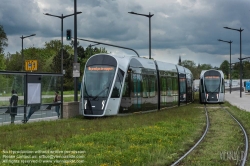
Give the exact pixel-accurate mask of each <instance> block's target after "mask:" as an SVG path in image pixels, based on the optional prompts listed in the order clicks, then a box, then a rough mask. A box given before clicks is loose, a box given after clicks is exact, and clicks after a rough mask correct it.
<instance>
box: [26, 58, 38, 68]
mask: <svg viewBox="0 0 250 166" xmlns="http://www.w3.org/2000/svg"><path fill="white" fill-rule="evenodd" d="M25 70H26V71H35V70H37V60H26V61H25Z"/></svg>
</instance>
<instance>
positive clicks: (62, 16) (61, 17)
mask: <svg viewBox="0 0 250 166" xmlns="http://www.w3.org/2000/svg"><path fill="white" fill-rule="evenodd" d="M80 13H82V12H77V13H76V14H80ZM44 15H47V16H52V17H57V18H60V19H61V73H62V74H63V19H64V18H66V17H70V16H73V15H74V13H73V14H69V15H66V16H64V15H63V14H62V15H61V16H56V15H52V14H49V13H44Z"/></svg>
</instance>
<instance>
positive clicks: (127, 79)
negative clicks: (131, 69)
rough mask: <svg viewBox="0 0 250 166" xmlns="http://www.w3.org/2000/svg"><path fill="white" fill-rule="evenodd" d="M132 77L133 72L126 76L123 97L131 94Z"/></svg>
mask: <svg viewBox="0 0 250 166" xmlns="http://www.w3.org/2000/svg"><path fill="white" fill-rule="evenodd" d="M130 77H131V73H127V75H126V77H125V82H124V86H123V90H122V96H123V97H129V96H130V88H129V87H130Z"/></svg>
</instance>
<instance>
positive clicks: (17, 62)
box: [0, 25, 250, 90]
mask: <svg viewBox="0 0 250 166" xmlns="http://www.w3.org/2000/svg"><path fill="white" fill-rule="evenodd" d="M7 46H8V38H7V35H6V33H5V32H4V29H3V26H1V25H0V70H6V71H22V52H21V50H20V52H16V53H14V54H10V53H7V54H4V48H5V47H7ZM97 53H107V50H106V49H105V48H104V47H100V48H98V47H86V48H83V47H82V46H81V45H80V43H79V42H78V43H77V54H78V56H77V57H78V59H77V62H78V63H80V76H81V77H82V75H83V71H84V67H85V63H86V61H87V59H88V58H89V57H90V56H92V55H94V54H97ZM23 55H24V59H25V60H37V61H38V70H37V71H34V72H42V73H44V72H48V73H61V41H60V40H51V41H49V42H45V44H44V47H43V48H36V47H30V48H25V49H24V50H23ZM73 62H74V43H73V41H71V42H70V43H69V44H65V45H63V69H64V70H65V75H64V83H63V88H64V89H65V90H72V89H73V87H74V85H73V81H72V75H73V73H72V72H73ZM179 65H182V66H184V67H186V68H188V69H190V71H191V72H192V73H193V75H194V78H195V79H199V76H200V73H201V71H202V70H208V69H212V68H214V69H220V70H222V71H223V72H224V74H225V78H229V73H230V72H229V62H228V61H226V60H225V61H224V62H222V64H221V65H220V67H212V66H211V65H210V64H198V65H196V64H195V62H194V61H190V60H184V61H182V62H179ZM249 69H250V62H248V61H243V78H244V79H248V78H250V70H249ZM231 71H232V74H231V75H232V78H233V79H239V71H240V65H239V63H236V64H234V66H232V70H231ZM80 80H81V78H80Z"/></svg>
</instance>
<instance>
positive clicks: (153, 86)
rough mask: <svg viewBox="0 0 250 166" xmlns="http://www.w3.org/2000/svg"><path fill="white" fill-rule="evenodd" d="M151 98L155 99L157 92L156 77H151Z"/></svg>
mask: <svg viewBox="0 0 250 166" xmlns="http://www.w3.org/2000/svg"><path fill="white" fill-rule="evenodd" d="M148 78H149V80H148V81H149V96H150V97H154V96H155V94H156V93H155V91H156V77H155V76H149V77H148Z"/></svg>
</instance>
